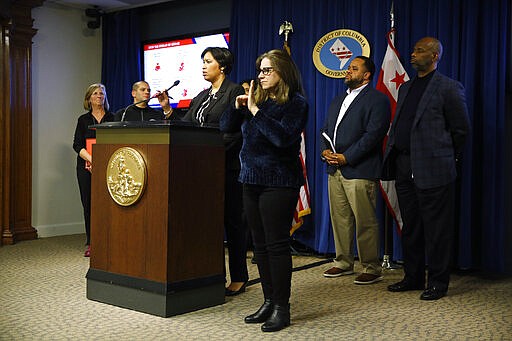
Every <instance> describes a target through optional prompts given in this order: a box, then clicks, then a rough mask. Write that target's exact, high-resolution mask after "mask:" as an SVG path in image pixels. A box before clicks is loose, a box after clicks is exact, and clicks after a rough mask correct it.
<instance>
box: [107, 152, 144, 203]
mask: <svg viewBox="0 0 512 341" xmlns="http://www.w3.org/2000/svg"><path fill="white" fill-rule="evenodd" d="M146 177H147V175H146V163H145V161H144V158H143V157H142V155H141V154H140V153H139V152H138V151H137V150H135V149H133V148H130V147H122V148H119V149H118V150H116V151H115V152H114V153H113V154H112V156H111V157H110V160H109V161H108V165H107V188H108V192H109V193H110V197H111V198H112V200H114V201H115V202H116V203H117V204H119V205H121V206H130V205H133V204H135V203H136V202H137V201H138V200H139V199H140V198H141V196H142V194H143V193H144V189H145V188H146Z"/></svg>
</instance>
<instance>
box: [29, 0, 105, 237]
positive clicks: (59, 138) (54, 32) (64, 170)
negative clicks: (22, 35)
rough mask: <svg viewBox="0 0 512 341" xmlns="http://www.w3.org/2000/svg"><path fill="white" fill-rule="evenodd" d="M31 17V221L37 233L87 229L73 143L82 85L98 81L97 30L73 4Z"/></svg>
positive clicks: (47, 7)
mask: <svg viewBox="0 0 512 341" xmlns="http://www.w3.org/2000/svg"><path fill="white" fill-rule="evenodd" d="M32 17H33V18H34V28H36V29H37V30H38V32H37V34H36V35H35V37H34V38H33V42H34V43H33V45H32V56H33V58H32V110H33V114H32V139H33V141H32V191H33V192H32V226H34V227H35V228H36V229H37V232H38V235H39V237H49V236H56V235H67V234H76V233H85V227H84V222H83V212H82V205H81V203H80V194H79V190H78V183H77V180H76V171H75V166H76V153H75V152H74V150H73V148H72V144H73V134H74V131H75V126H76V122H77V118H78V116H79V115H81V114H82V113H83V112H84V111H85V110H84V109H83V98H84V94H85V90H86V89H87V87H88V86H89V85H90V84H92V83H97V82H100V81H101V30H100V29H98V30H90V29H88V28H87V19H86V17H85V15H84V10H82V9H77V8H72V7H63V6H60V5H56V4H45V5H43V6H42V7H37V8H35V9H34V10H33V11H32ZM107 90H108V89H107Z"/></svg>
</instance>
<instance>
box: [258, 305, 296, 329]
mask: <svg viewBox="0 0 512 341" xmlns="http://www.w3.org/2000/svg"><path fill="white" fill-rule="evenodd" d="M289 325H290V304H289V303H288V304H287V305H278V304H276V305H274V310H273V311H272V315H270V317H269V318H268V319H267V321H265V323H263V324H262V325H261V330H262V331H264V332H277V331H278V330H281V329H283V328H284V327H287V326H289Z"/></svg>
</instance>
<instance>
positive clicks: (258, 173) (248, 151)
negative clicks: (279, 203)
mask: <svg viewBox="0 0 512 341" xmlns="http://www.w3.org/2000/svg"><path fill="white" fill-rule="evenodd" d="M258 107H259V109H260V110H258V112H257V113H256V115H254V116H253V115H252V114H251V113H250V112H249V111H248V109H247V108H246V107H244V108H242V109H235V108H234V107H233V106H232V107H231V108H229V109H228V110H227V111H226V112H225V113H224V114H223V116H222V118H221V120H220V130H221V131H224V132H233V131H236V130H237V127H238V128H239V127H240V125H241V126H242V136H243V145H242V150H241V151H240V163H241V170H240V177H239V181H240V182H242V183H245V184H252V185H261V186H269V187H293V188H298V187H300V186H302V185H303V184H304V175H303V173H302V165H301V161H300V158H299V152H300V141H301V133H302V131H303V129H304V127H305V125H306V120H307V113H308V104H307V102H306V100H305V98H304V97H303V96H302V95H300V94H298V93H297V94H295V95H293V96H292V98H291V99H290V100H289V101H288V102H287V103H285V104H283V105H279V104H277V103H276V102H274V101H271V100H268V101H266V102H264V103H261V104H260V105H258Z"/></svg>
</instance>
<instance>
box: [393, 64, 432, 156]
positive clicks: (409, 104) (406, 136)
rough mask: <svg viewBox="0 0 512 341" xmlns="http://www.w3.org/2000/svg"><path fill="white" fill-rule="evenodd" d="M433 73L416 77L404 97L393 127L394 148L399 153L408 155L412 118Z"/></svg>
mask: <svg viewBox="0 0 512 341" xmlns="http://www.w3.org/2000/svg"><path fill="white" fill-rule="evenodd" d="M434 73H435V70H434V71H432V72H431V73H429V74H428V75H426V76H424V77H416V78H415V79H414V81H413V82H412V84H411V88H410V90H409V93H408V94H407V97H405V100H404V104H403V106H402V109H401V111H400V116H399V117H398V120H397V121H396V127H395V134H396V136H395V148H396V149H398V150H399V151H400V152H401V153H405V154H409V153H410V149H411V129H412V123H413V122H414V117H415V116H416V109H417V108H418V103H419V102H420V100H421V97H422V96H423V93H424V92H425V89H426V88H427V85H428V83H429V82H430V80H431V79H432V76H433V75H434Z"/></svg>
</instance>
